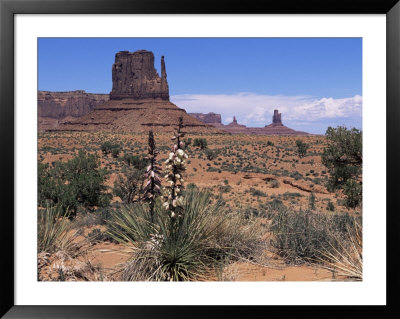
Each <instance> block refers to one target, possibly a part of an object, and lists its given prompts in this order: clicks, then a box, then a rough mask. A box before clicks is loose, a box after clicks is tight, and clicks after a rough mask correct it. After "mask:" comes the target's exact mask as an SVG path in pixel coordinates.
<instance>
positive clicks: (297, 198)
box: [38, 127, 362, 280]
mask: <svg viewBox="0 0 400 319" xmlns="http://www.w3.org/2000/svg"><path fill="white" fill-rule="evenodd" d="M182 131H184V127H182ZM170 137H171V136H170V134H168V135H167V134H159V133H157V134H156V135H155V136H153V139H154V150H155V142H157V150H156V152H158V151H159V153H158V154H156V155H157V158H156V157H155V156H154V159H155V162H158V159H159V160H160V163H164V167H165V165H166V164H165V161H166V160H168V164H167V165H171V163H170V160H169V155H170V154H169V153H173V154H177V151H178V150H179V149H180V150H182V151H183V152H184V154H186V155H187V156H188V157H189V158H190V159H189V158H188V159H186V158H184V157H185V156H184V157H182V159H184V162H185V163H186V165H184V167H185V169H184V170H182V171H180V172H178V171H177V170H175V169H174V168H173V167H170V169H169V170H168V172H166V173H167V174H168V175H169V174H170V170H171V168H172V171H174V174H175V175H174V176H175V177H178V176H176V174H178V175H179V177H178V178H182V179H183V181H182V182H180V181H179V180H178V179H176V181H177V183H175V186H173V189H177V188H178V189H179V191H178V193H176V194H175V195H177V196H175V204H176V206H177V208H176V212H174V214H175V215H174V217H173V218H172V219H173V220H175V221H174V222H171V216H172V212H173V209H172V207H174V205H173V204H174V201H173V199H172V194H171V199H172V202H169V205H168V207H166V206H164V207H163V206H162V205H163V202H165V201H166V199H167V198H166V197H160V195H168V197H169V194H168V193H167V192H163V193H162V194H159V193H154V198H153V199H152V200H148V199H147V198H148V196H147V195H148V193H149V192H148V191H150V190H151V189H152V188H151V187H150V186H149V185H151V178H152V172H154V174H155V176H156V175H161V177H165V175H166V174H165V172H162V166H161V165H160V167H159V168H156V169H155V170H154V166H153V169H152V168H150V170H148V168H149V165H150V163H151V159H150V157H151V156H152V155H151V154H154V155H155V153H152V152H149V149H150V148H149V147H148V146H150V143H149V136H148V134H130V133H119V134H114V133H108V132H107V133H105V132H96V133H85V132H46V133H39V154H38V161H39V198H40V200H39V201H38V202H39V203H40V207H39V208H41V207H46V205H47V203H54V202H55V201H53V200H51V198H52V197H50V195H51V196H54V197H53V198H56V196H55V195H57V194H59V195H64V196H65V194H64V193H63V192H62V191H61V189H63V187H65V186H62V185H61V184H62V183H61V182H60V180H61V179H60V178H59V176H63V174H62V172H64V171H65V169H64V168H65V167H66V164H67V163H68V162H69V161H71V160H73V159H74V158H76V157H78V155H79V150H80V149H84V150H85V151H86V153H85V155H86V157H88V156H89V155H90V154H93V156H94V157H96V156H95V155H94V154H95V153H96V152H97V153H100V152H99V151H100V150H99V145H101V144H102V143H103V141H110V143H111V144H118V145H120V146H121V148H120V151H119V154H118V157H113V156H101V157H100V158H97V160H98V166H97V168H96V170H100V171H102V170H107V174H105V175H104V178H103V182H102V185H103V186H104V188H103V189H102V191H101V193H102V194H103V195H105V196H108V199H109V200H111V201H109V202H108V204H105V205H104V206H97V205H94V206H92V207H91V206H85V204H83V203H79V202H77V206H76V210H75V211H76V213H77V215H76V217H75V218H74V219H70V221H71V225H74V226H73V232H75V231H76V232H77V233H79V236H80V238H82V239H83V240H84V242H85V243H86V244H87V245H89V246H88V247H89V248H85V249H89V251H90V254H92V253H94V254H95V255H96V256H97V257H96V260H99V259H98V258H99V256H100V260H101V258H102V257H101V255H102V254H104V253H100V252H101V251H103V250H104V249H103V247H104V246H103V245H107V246H108V245H110V248H111V250H113V252H111V253H110V254H111V255H110V256H115V260H119V261H118V263H120V262H121V261H123V262H124V261H126V258H127V255H126V253H125V251H132V250H131V249H132V248H133V253H132V254H131V256H130V258H129V260H128V261H127V263H126V264H121V265H120V266H121V267H122V266H123V268H119V267H120V266H118V267H117V266H115V267H114V269H112V270H111V268H109V269H108V270H105V272H103V271H100V270H98V268H96V267H97V266H94V265H92V266H93V268H90V267H91V266H89V268H90V269H92V270H93V273H92V275H91V276H89V277H85V278H92V279H89V280H93V278H97V279H95V280H103V279H105V278H107V276H111V277H110V278H112V279H110V280H171V279H172V280H199V279H201V280H215V278H214V274H215V273H217V276H216V278H218V280H227V278H230V279H228V280H236V279H235V276H231V275H230V272H231V271H232V269H237V268H235V267H238V265H242V264H246V263H252V264H253V265H254V267H262V266H261V265H262V264H264V263H267V262H268V263H269V262H272V263H275V258H278V259H277V260H276V262H277V263H280V262H281V261H282V260H285V261H287V262H288V263H302V262H304V261H307V263H317V264H318V266H315V267H318V268H319V269H321V268H320V267H321V266H323V267H326V268H327V269H328V267H330V266H329V265H328V264H327V263H325V262H327V261H329V258H328V257H327V256H326V255H325V256H324V255H323V254H324V253H326V254H327V251H326V249H329V252H330V253H332V254H336V256H339V255H338V254H337V253H336V252H335V251H334V250H333V249H331V247H330V244H328V241H329V243H332V245H333V246H334V247H336V249H337V250H338V251H340V252H342V253H343V251H342V249H343V248H341V247H340V245H339V244H338V243H336V242H335V239H333V237H335V238H337V241H338V242H340V244H342V245H343V246H344V247H347V249H348V251H350V250H349V247H350V246H349V244H348V243H349V240H348V235H347V228H349V229H351V227H353V226H354V224H353V223H352V221H351V220H352V219H354V216H361V214H360V213H361V205H360V204H361V202H362V198H361V197H360V196H358V195H357V194H359V192H360V191H361V173H362V172H360V174H359V175H358V176H357V177H355V176H354V177H352V178H350V179H348V180H347V181H346V183H344V184H343V185H340V186H339V187H338V188H337V189H335V190H333V192H332V193H327V189H326V186H325V185H326V183H327V182H328V180H330V179H331V171H330V170H329V168H327V167H326V166H325V165H323V164H322V160H321V154H323V151H324V148H326V147H328V144H327V142H328V140H327V139H325V138H324V137H316V136H315V137H314V136H310V137H301V140H302V141H303V142H304V143H306V144H307V145H308V149H307V152H306V154H305V156H304V157H303V159H301V160H300V161H299V155H298V152H297V146H296V140H297V139H299V137H297V138H296V137H287V136H268V137H266V136H251V137H249V136H241V135H235V136H209V135H195V136H193V137H192V136H191V138H185V137H182V136H181V137H179V142H178V140H177V138H176V134H175V139H174V143H173V145H176V147H175V146H172V148H171V142H170ZM184 138H185V139H184ZM195 139H204V140H205V141H206V143H207V146H205V147H204V143H203V148H202V147H201V146H200V144H199V143H198V142H197V143H196V145H197V146H194V140H195ZM181 141H183V142H184V143H182V142H181ZM317 141H318V143H317ZM178 145H179V146H180V147H178ZM146 153H147V154H146ZM103 154H104V153H103ZM107 154H111V155H112V152H111V153H107ZM174 158H175V157H174ZM176 158H178V157H176ZM60 164H61V165H60ZM131 171H132V172H136V173H137V174H136V176H132V180H136V182H135V183H134V185H135V187H133V188H132V189H131V192H129V191H128V188H126V190H127V191H126V194H134V195H133V196H132V195H126V196H124V195H122V194H123V192H122V191H121V192H120V193H119V195H121V196H119V195H118V194H117V191H116V189H117V188H118V187H117V185H118V183H120V184H123V182H122V183H121V179H123V181H124V183H125V184H126V185H127V184H128V183H127V182H128V178H127V177H128V175H129V174H128V173H129V172H131ZM139 171H140V173H139ZM63 178H64V179H63V180H64V184H65V185H68V184H69V182H68V181H67V180H66V179H65V177H63ZM171 178H172V175H171V176H170V177H169V178H167V179H165V180H164V179H161V178H160V183H159V185H158V186H159V188H160V189H163V188H164V187H165V186H168V185H169V180H170V179H171ZM149 180H150V183H149V184H147V183H148V181H149ZM143 181H144V183H143ZM110 185H114V188H113V189H110V188H109V186H110ZM146 185H147V186H148V187H147V188H146ZM181 186H182V187H181ZM184 186H186V187H184ZM111 190H112V193H111V192H110V191H111ZM154 190H155V188H154ZM171 190H172V188H171ZM45 194H46V195H45ZM49 194H50V195H49ZM146 194H147V195H146ZM150 194H152V193H151V191H150ZM205 194H207V198H208V202H207V205H206V207H208V210H209V211H208V212H204V211H203V209H205V208H204V207H203V206H202V205H203V204H201V205H200V204H199V202H201V201H202V200H200V199H197V198H200V197H201V198H203V197H204V196H206V195H205ZM322 194H324V195H322ZM43 195H45V196H43ZM312 196H314V208H313V207H312V206H313V205H311V204H312V200H311V198H312ZM72 197H73V199H74V195H72ZM178 197H181V199H180V200H179V201H176V199H177V198H178ZM128 198H130V199H128ZM203 199H204V198H203ZM189 200H190V201H191V202H190V203H189ZM121 201H122V203H121ZM152 203H153V204H152ZM196 203H197V204H196ZM356 203H357V204H356ZM59 204H61V203H60V202H59ZM171 204H172V207H171ZM189 204H190V205H192V208H188V207H189ZM151 205H153V208H151ZM204 205H205V204H204ZM215 205H217V206H216V207H218V208H215ZM200 206H202V207H203V208H201V207H200ZM66 207H69V206H68V205H67V206H66ZM187 209H192V210H196V209H198V211H197V212H191V213H188V216H186V211H185V210H187ZM151 211H153V213H151ZM61 212H65V209H61ZM283 212H287V214H288V216H287V218H286V221H285V220H284V216H283V215H282V214H283ZM296 214H298V215H296ZM73 215H74V209H72V210H71V213H70V218H73V217H72V216H73ZM152 216H153V217H152ZM185 216H186V217H187V219H186V221H185V222H183V219H185V218H186V217H185ZM190 216H191V217H190ZM196 216H197V217H196ZM279 216H281V217H280V218H281V220H280V222H278V221H279ZM346 216H347V217H346ZM202 218H204V220H203V219H202ZM62 220H67V219H65V218H62ZM205 220H207V222H205ZM305 220H308V222H306V221H305ZM357 221H358V219H357ZM192 222H193V223H196V224H191V225H192V226H190V227H191V228H190V229H197V230H196V231H194V232H193V236H191V235H192V234H186V235H185V236H186V237H185V236H184V234H185V232H186V230H185V229H189V228H187V227H189V224H190V223H192ZM358 222H359V221H358ZM181 223H183V224H184V225H183V224H181ZM285 223H286V226H285ZM171 225H173V226H171ZM199 225H203V226H202V229H201V227H200V226H199ZM277 225H279V227H278V226H277ZM346 225H348V227H347V226H346ZM186 226H187V227H186ZM181 227H182V228H181ZM203 230H204V232H207V233H203V234H201V233H200V231H203ZM197 231H198V232H197ZM196 232H197V233H196ZM266 232H267V234H268V235H266ZM111 234H113V235H111ZM134 234H136V235H135V236H134ZM138 234H142V235H138ZM174 236H175V237H174ZM208 236H209V237H208ZM324 236H327V237H326V238H327V239H329V240H328V241H327V242H324V241H323V240H322V238H325V237H324ZM194 238H203V239H201V240H199V245H192V244H190V245H189V243H190V241H191V240H194ZM206 238H207V239H206ZM186 240H187V242H186ZM270 240H272V241H271V244H272V245H271V244H269V241H270ZM321 240H322V244H323V245H320V242H319V241H321ZM105 242H107V243H105ZM122 243H124V244H126V245H128V246H129V248H123V247H122V246H121V244H122ZM336 244H337V245H336ZM204 245H207V246H204ZM335 245H336V246H335ZM118 251H124V255H125V257H123V258H124V259H121V258H122V257H120V256H119V255H117V254H118ZM172 251H173V252H176V253H178V252H179V253H180V255H179V256H178V255H175V257H176V258H177V257H179V258H180V257H182V259H179V261H178V259H176V258H175V257H174V258H175V259H174V258H172V259H171V258H170V257H171V256H172V255H171V252H172ZM266 251H268V256H270V254H272V256H273V258H272V259H270V257H268V259H264V258H266V257H265V256H264V253H266ZM82 252H83V251H82ZM186 253H188V254H189V255H184V254H186ZM71 256H72V255H71ZM117 256H118V257H117ZM40 258H42V255H41V257H40ZM46 258H47V257H46ZM51 258H53V257H51ZM319 258H322V259H321V260H320V259H319ZM41 260H42V259H41ZM66 260H67V263H71V265H73V263H76V262H78V260H76V261H74V260H73V259H70V258H69V257H68V258H67V259H66ZM79 260H82V257H80V258H79ZM89 260H90V259H89ZM343 260H344V259H343ZM176 262H178V263H179V264H180V265H182V267H180V266H179V267H175V266H176ZM154 263H155V264H154ZM48 265H49V267H50V264H48ZM87 265H89V264H87ZM154 265H158V266H160V267H163V270H162V271H161V270H160V269H158V268H153V267H154ZM161 265H163V266H161ZM164 265H165V266H164ZM306 265H307V264H306ZM46 267H47V266H46ZM232 267H233V268H232ZM302 267H308V266H302ZM43 269H45V268H43ZM46 269H47V268H46ZM66 269H67V268H57V269H56V270H57V271H61V273H57V274H56V275H55V276H54V277H53V279H43V274H44V272H43V271H42V272H41V276H42V277H41V278H42V279H43V280H86V279H83V278H84V277H79V278H80V279H79V278H78V277H77V276H76V275H74V276H73V277H71V276H70V275H69V273H71V271H70V270H66ZM71 269H72V268H71ZM96 269H97V270H96ZM164 270H165V271H164ZM217 270H218V271H217ZM46 271H47V270H46ZM111 271H113V274H115V275H110V273H111ZM282 271H284V270H282ZM332 271H334V272H335V273H337V275H338V276H345V277H346V278H350V279H351V280H356V277H352V276H351V275H343V274H342V272H339V270H337V269H336V270H332ZM228 273H229V275H228ZM93 274H96V276H93ZM153 274H154V276H153ZM325 274H326V273H325ZM210 276H211V277H210ZM241 276H242V275H241ZM257 276H259V274H258V275H257ZM321 276H322V275H321ZM267 277H268V272H267ZM99 278H100V279H99ZM101 278H103V279H101ZM240 278H243V277H240ZM257 278H260V277H257ZM289 278H290V276H289ZM340 278H341V279H340V280H342V278H343V277H340ZM42 279H41V280H42ZM238 280H243V279H238ZM250 280H253V279H250ZM254 280H256V279H254ZM257 280H260V279H257ZM268 280H271V279H268ZM289 280H290V279H289Z"/></svg>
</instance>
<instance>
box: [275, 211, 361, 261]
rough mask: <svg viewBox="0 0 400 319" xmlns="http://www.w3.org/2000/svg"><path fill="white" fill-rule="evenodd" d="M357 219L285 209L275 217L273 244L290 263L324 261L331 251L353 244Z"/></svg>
mask: <svg viewBox="0 0 400 319" xmlns="http://www.w3.org/2000/svg"><path fill="white" fill-rule="evenodd" d="M356 222H357V221H356V219H355V218H354V217H351V216H349V215H348V214H334V215H326V214H319V213H314V212H311V211H291V210H289V209H286V208H282V209H280V210H278V211H277V212H276V213H275V214H274V215H273V216H272V224H271V227H270V230H271V232H272V233H273V235H274V238H273V239H272V240H271V244H272V246H273V247H275V248H276V249H277V252H278V253H279V255H281V256H282V257H284V258H285V259H286V260H287V262H290V263H303V262H305V261H308V262H315V261H321V260H323V259H325V258H326V255H327V252H328V251H329V252H332V251H333V250H334V251H337V252H340V253H343V252H345V251H346V249H348V247H349V246H351V242H349V240H348V236H347V231H348V229H349V227H354V225H355V223H356ZM332 249H333V250H332Z"/></svg>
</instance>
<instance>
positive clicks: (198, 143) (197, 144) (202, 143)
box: [193, 138, 207, 149]
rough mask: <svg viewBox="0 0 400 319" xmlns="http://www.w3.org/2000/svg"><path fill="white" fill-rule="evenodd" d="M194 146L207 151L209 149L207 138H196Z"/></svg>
mask: <svg viewBox="0 0 400 319" xmlns="http://www.w3.org/2000/svg"><path fill="white" fill-rule="evenodd" d="M193 146H194V147H199V148H201V149H205V148H207V140H206V139H205V138H195V139H194V141H193Z"/></svg>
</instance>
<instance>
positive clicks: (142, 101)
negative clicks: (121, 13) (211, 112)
mask: <svg viewBox="0 0 400 319" xmlns="http://www.w3.org/2000/svg"><path fill="white" fill-rule="evenodd" d="M179 117H183V123H184V126H185V131H186V132H191V133H210V134H223V133H226V132H224V131H221V130H219V129H218V128H216V127H214V126H212V125H209V124H206V123H203V122H202V121H200V120H198V119H197V118H194V117H192V116H190V115H188V114H187V113H186V111H185V110H184V109H181V108H179V107H177V106H176V105H175V104H173V103H171V102H170V101H169V87H168V82H167V72H166V67H165V61H164V57H161V77H160V76H159V75H158V73H157V70H156V69H155V67H154V54H153V52H150V51H146V50H139V51H136V52H128V51H121V52H118V53H117V54H116V55H115V63H114V64H113V66H112V91H111V92H110V99H109V101H107V102H105V103H102V104H99V105H96V106H95V107H94V109H93V110H92V111H91V112H90V113H87V114H85V115H83V116H81V117H79V118H72V119H71V118H66V119H64V120H61V121H60V123H59V125H58V127H57V128H56V130H63V131H112V132H134V133H145V132H148V131H149V130H153V131H155V132H172V131H173V130H174V128H176V126H177V124H178V119H179Z"/></svg>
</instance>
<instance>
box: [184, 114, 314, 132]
mask: <svg viewBox="0 0 400 319" xmlns="http://www.w3.org/2000/svg"><path fill="white" fill-rule="evenodd" d="M189 114H190V115H191V116H194V117H196V118H197V119H199V120H201V121H204V122H205V123H209V124H211V125H213V126H215V127H216V128H218V129H220V130H223V131H225V132H228V133H231V134H251V135H310V134H309V133H307V132H302V131H295V130H293V129H291V128H289V127H287V126H285V125H283V123H282V114H281V113H279V112H278V110H274V115H273V116H272V123H271V124H269V125H266V126H264V127H247V126H245V125H242V124H239V123H238V122H237V120H236V116H234V117H233V121H232V122H231V123H229V124H228V125H224V124H222V122H221V115H220V114H215V113H208V114H202V113H189Z"/></svg>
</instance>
